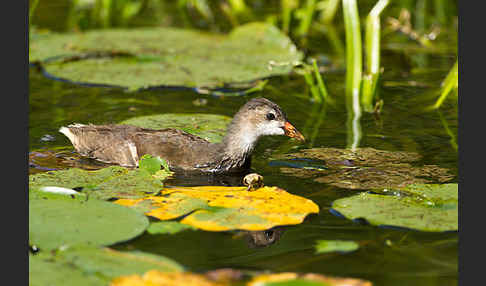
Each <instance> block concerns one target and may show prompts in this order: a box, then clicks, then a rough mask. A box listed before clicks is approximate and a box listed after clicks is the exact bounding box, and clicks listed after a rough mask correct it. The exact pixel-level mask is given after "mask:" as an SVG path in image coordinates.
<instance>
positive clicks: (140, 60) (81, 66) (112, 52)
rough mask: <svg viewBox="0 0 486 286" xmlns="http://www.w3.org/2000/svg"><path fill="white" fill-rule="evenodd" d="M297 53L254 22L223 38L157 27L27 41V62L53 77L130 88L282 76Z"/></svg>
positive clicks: (268, 27)
mask: <svg viewBox="0 0 486 286" xmlns="http://www.w3.org/2000/svg"><path fill="white" fill-rule="evenodd" d="M302 57H303V54H302V53H301V52H300V51H298V50H297V48H296V47H295V45H294V44H293V43H292V41H291V40H290V39H289V38H288V37H287V36H286V35H285V34H283V33H282V32H280V31H279V30H278V28H276V27H275V26H273V25H271V24H268V23H257V22H254V23H250V24H246V25H242V26H239V27H237V28H235V29H234V30H233V31H232V32H231V33H230V34H229V35H228V36H224V35H217V34H208V33H204V32H200V31H194V30H184V29H178V28H168V27H157V28H138V29H125V30H123V29H116V30H101V31H89V32H85V33H76V34H54V33H52V34H48V35H44V36H42V37H35V38H33V39H32V41H31V42H29V61H30V62H34V61H40V63H41V64H42V65H43V67H44V68H45V70H46V71H47V72H48V73H49V74H51V75H53V76H55V77H58V78H63V79H68V80H71V81H74V82H83V83H90V84H106V85H115V86H123V87H129V88H130V89H139V88H147V87H150V86H186V87H207V88H217V87H222V86H223V85H224V84H232V83H248V82H250V81H254V80H256V79H260V78H265V77H269V76H272V75H282V74H287V73H289V72H290V71H291V70H292V63H293V62H296V61H299V60H301V59H302ZM272 63H276V64H274V65H272Z"/></svg>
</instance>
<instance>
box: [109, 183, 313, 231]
mask: <svg viewBox="0 0 486 286" xmlns="http://www.w3.org/2000/svg"><path fill="white" fill-rule="evenodd" d="M246 189H247V188H246V187H221V186H202V187H177V188H166V189H164V190H162V192H161V193H160V195H159V196H149V197H146V198H144V199H134V200H131V199H121V200H117V201H115V203H118V204H121V205H124V206H135V207H136V206H137V205H138V204H141V203H145V202H146V201H150V203H151V206H152V209H151V210H150V211H148V212H146V214H147V215H149V216H152V217H156V218H159V219H161V220H170V219H175V218H179V217H181V216H183V215H186V214H189V215H187V216H185V217H184V218H183V219H182V220H181V223H184V224H189V225H192V226H194V227H197V228H200V229H203V230H208V231H226V230H232V229H244V230H265V229H270V228H272V227H274V226H277V225H292V224H299V223H301V222H302V221H303V220H304V218H305V217H306V216H307V215H308V214H309V213H318V212H319V207H318V206H317V205H316V204H315V203H313V202H312V201H311V200H308V199H305V198H302V197H299V196H296V195H292V194H289V193H287V192H286V191H284V190H282V189H279V188H277V187H263V188H259V189H257V190H255V191H252V192H248V191H247V190H246Z"/></svg>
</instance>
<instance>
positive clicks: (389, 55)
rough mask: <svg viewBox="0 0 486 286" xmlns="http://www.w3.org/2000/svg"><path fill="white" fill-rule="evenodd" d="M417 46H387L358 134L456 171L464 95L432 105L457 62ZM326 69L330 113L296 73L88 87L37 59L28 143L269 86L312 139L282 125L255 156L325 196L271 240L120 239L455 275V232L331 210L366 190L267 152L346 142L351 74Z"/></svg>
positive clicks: (267, 265)
mask: <svg viewBox="0 0 486 286" xmlns="http://www.w3.org/2000/svg"><path fill="white" fill-rule="evenodd" d="M41 3H42V1H41ZM310 43H312V41H310ZM329 50H330V49H329V46H328V45H326V44H324V45H322V46H312V49H309V51H311V52H312V53H318V54H321V55H324V56H328V57H329V58H332V57H333V55H332V54H329ZM414 57H417V58H419V59H417V60H420V61H422V62H424V61H425V62H424V65H423V67H421V68H420V69H417V68H411V67H410V66H407V61H406V60H404V56H403V54H401V53H399V52H396V51H394V50H391V49H390V50H387V51H385V52H384V53H383V59H382V65H383V66H385V67H386V69H385V73H384V77H383V80H382V82H381V88H380V91H379V92H380V97H381V98H383V100H384V103H385V105H384V108H383V111H382V114H381V115H380V116H379V117H376V116H374V115H373V114H368V113H363V116H362V118H361V120H360V125H361V131H362V137H361V140H360V142H359V146H360V147H373V148H375V149H380V150H389V151H410V152H417V153H419V154H420V155H422V157H423V158H422V160H421V161H420V162H417V164H418V165H423V164H433V165H438V166H440V167H443V168H449V169H450V170H451V173H453V174H455V175H456V176H457V173H458V169H457V166H458V155H457V152H456V150H455V149H454V148H453V145H452V144H451V137H450V135H449V134H448V133H447V131H446V129H445V127H444V124H443V121H444V122H445V123H447V125H448V128H449V129H450V130H451V131H452V133H453V136H455V137H457V128H458V122H457V107H456V105H454V104H453V103H451V100H447V101H446V102H445V104H444V105H443V107H441V109H440V111H426V110H424V108H425V107H426V106H427V105H430V104H432V103H433V102H434V100H435V98H436V97H437V92H438V87H439V85H440V82H441V80H442V79H443V77H444V76H445V74H446V73H447V71H448V69H449V68H450V67H452V65H453V63H454V61H455V55H454V54H453V53H450V52H442V53H434V54H427V53H418V52H415V53H414V55H412V56H410V58H414ZM424 59H425V60H424ZM324 77H325V80H326V83H327V88H328V91H329V93H330V95H331V96H333V97H334V98H335V99H336V101H337V102H336V104H335V105H334V106H327V108H326V110H325V113H322V112H321V111H320V110H319V106H317V105H315V104H312V103H310V102H309V100H308V99H307V98H308V97H309V94H308V91H307V88H306V86H305V82H304V80H303V78H302V77H299V76H284V77H278V78H272V79H270V81H269V83H268V84H267V86H266V87H265V89H264V90H263V91H261V92H258V93H254V94H251V95H247V96H240V97H213V96H205V95H198V94H196V93H194V92H192V91H188V90H174V89H173V90H163V89H159V90H150V91H141V92H136V93H127V92H125V91H123V90H121V89H117V88H99V87H83V86H79V85H74V84H69V83H65V82H61V81H55V80H51V79H48V78H46V77H44V76H43V75H42V74H41V73H40V72H39V71H37V70H36V69H34V68H31V69H30V71H29V80H30V94H29V102H30V106H29V111H30V112H29V143H30V146H29V148H30V150H31V151H32V150H39V149H41V150H42V149H44V150H53V149H54V148H57V147H63V146H70V143H69V141H68V139H67V138H65V137H64V136H63V135H62V134H60V133H59V132H58V131H57V130H58V129H59V127H60V126H63V125H66V124H70V123H73V122H79V123H93V124H102V123H103V124H104V123H117V122H120V121H123V120H126V119H128V118H131V117H135V116H141V115H150V114H157V113H169V112H170V113H182V112H184V113H190V112H194V113H213V114H223V115H228V116H232V115H233V114H234V113H235V112H236V111H237V110H238V108H239V107H240V106H241V105H243V104H244V103H245V102H246V101H247V100H248V99H250V98H253V97H257V96H264V97H266V98H268V99H270V100H272V101H274V102H276V103H278V104H279V105H280V106H281V107H282V109H283V110H285V112H286V113H287V116H288V118H289V120H290V121H291V122H292V124H293V125H294V126H296V127H297V128H298V129H299V130H300V131H302V132H303V134H304V136H305V137H306V138H307V139H308V141H307V142H306V143H305V144H303V145H302V144H299V143H297V142H294V141H290V140H289V139H288V138H286V137H283V136H282V137H268V138H263V139H261V141H260V142H259V144H258V146H257V148H256V150H255V152H254V155H253V166H252V167H253V169H254V171H256V172H258V173H259V174H261V175H262V176H264V181H265V184H266V185H273V186H279V187H281V188H283V189H286V190H287V191H289V192H290V193H293V194H297V195H300V196H303V197H306V198H309V199H312V200H313V201H314V202H316V203H317V204H318V205H319V206H320V213H319V214H318V215H311V216H309V217H307V219H306V220H305V222H304V223H303V224H301V225H298V226H289V227H284V228H281V230H279V231H280V233H279V234H280V237H279V239H277V241H276V242H275V243H273V244H269V245H268V246H266V247H264V246H260V247H256V246H255V245H254V244H252V243H251V241H252V240H251V239H250V238H251V235H250V234H249V233H237V232H203V231H184V232H181V233H178V234H175V235H150V234H144V235H142V236H140V237H138V238H136V239H135V240H133V241H129V242H127V243H124V244H120V245H117V246H115V248H117V249H122V250H124V249H137V250H142V251H146V252H151V253H156V254H161V255H164V256H168V257H170V258H172V259H174V260H176V261H177V262H179V263H181V264H183V265H184V266H186V267H187V268H188V269H189V270H192V271H196V272H202V271H207V270H213V269H216V268H223V267H232V268H238V269H254V270H271V271H275V272H283V271H292V272H314V273H321V274H326V275H334V276H343V277H355V278H362V279H368V280H370V281H372V282H373V283H374V285H457V279H458V267H457V263H458V255H457V252H458V233H457V232H449V233H427V232H420V231H412V230H403V229H391V228H381V227H375V226H370V225H365V224H362V223H359V222H353V221H350V220H347V219H345V218H342V217H338V216H336V215H334V214H332V213H331V212H330V206H331V203H332V202H333V201H334V200H336V199H338V198H342V197H345V196H350V195H353V194H356V193H357V192H358V191H355V190H346V189H340V188H336V187H333V186H331V185H327V184H320V183H316V182H314V181H312V180H307V179H301V178H297V177H293V176H289V175H285V174H283V173H281V172H280V171H279V167H278V166H274V165H272V164H270V161H271V160H272V159H271V157H272V156H273V155H275V154H279V153H282V154H283V153H288V152H291V151H295V150H298V149H299V148H303V147H307V148H309V147H335V148H346V147H347V146H348V142H349V139H350V137H352V134H350V133H349V131H348V130H349V126H348V123H347V120H348V118H347V110H346V105H345V101H344V86H345V75H344V73H343V72H342V71H339V70H337V71H334V72H330V73H324ZM198 98H204V99H206V100H207V104H206V105H204V106H196V105H194V104H193V103H192V102H193V101H194V100H195V99H198ZM323 114H324V117H322V115H323ZM441 118H442V119H443V121H441ZM322 119H323V120H322ZM319 121H320V124H319ZM46 138H47V139H46ZM36 171H39V170H34V169H31V173H33V172H36ZM195 182H197V178H196V179H194V181H191V178H184V179H180V178H176V179H173V180H169V181H167V184H169V185H181V184H186V185H191V184H194V183H195ZM453 182H457V178H456V179H454V180H453ZM263 235H264V236H265V234H263ZM267 235H272V234H271V233H270V234H267ZM318 239H329V240H333V239H339V240H354V241H357V242H358V243H359V244H360V249H359V250H357V251H355V252H351V253H347V254H340V253H331V254H315V249H314V244H315V241H316V240H318Z"/></svg>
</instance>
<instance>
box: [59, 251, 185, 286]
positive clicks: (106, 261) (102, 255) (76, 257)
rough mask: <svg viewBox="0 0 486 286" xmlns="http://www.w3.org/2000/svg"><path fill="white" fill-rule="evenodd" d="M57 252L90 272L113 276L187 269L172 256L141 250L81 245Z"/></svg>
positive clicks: (68, 261) (67, 260)
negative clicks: (121, 249)
mask: <svg viewBox="0 0 486 286" xmlns="http://www.w3.org/2000/svg"><path fill="white" fill-rule="evenodd" d="M57 256H58V257H59V259H62V260H64V261H65V262H67V263H70V264H72V265H74V266H75V267H77V268H79V269H82V270H83V271H84V272H86V273H97V274H101V275H103V276H104V277H106V278H109V279H113V278H115V277H118V276H121V275H130V274H143V273H145V272H146V271H149V270H152V269H156V270H158V271H161V272H179V271H184V267H182V266H181V265H180V264H178V263H177V262H175V261H173V260H172V259H169V258H167V257H164V256H161V255H155V254H151V253H145V252H141V251H123V252H122V251H117V250H114V249H111V248H107V247H90V246H86V245H79V246H75V247H70V248H68V249H67V250H63V251H59V252H58V254H57Z"/></svg>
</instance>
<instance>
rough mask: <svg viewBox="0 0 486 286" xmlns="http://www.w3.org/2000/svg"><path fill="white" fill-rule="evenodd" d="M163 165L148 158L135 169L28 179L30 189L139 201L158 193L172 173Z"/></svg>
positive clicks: (79, 171)
mask: <svg viewBox="0 0 486 286" xmlns="http://www.w3.org/2000/svg"><path fill="white" fill-rule="evenodd" d="M163 164H164V162H163V160H161V159H160V158H157V157H152V156H151V155H146V156H142V158H141V160H140V167H139V168H138V169H134V170H130V169H127V168H123V167H119V166H110V167H108V168H103V169H100V170H96V171H86V170H82V169H77V168H72V169H66V170H59V171H50V172H44V173H39V174H34V175H30V176H29V188H30V189H36V190H39V189H41V188H42V187H62V188H69V189H75V190H79V191H81V192H82V193H83V194H86V195H88V196H89V197H90V198H97V199H102V200H107V199H112V198H132V199H133V198H140V197H143V196H145V195H147V194H156V193H157V192H159V191H160V190H161V189H162V188H163V187H164V184H163V181H164V180H165V179H167V178H168V177H169V176H171V175H172V174H173V173H172V172H171V171H170V170H168V169H167V168H165V167H164V168H163V169H161V167H162V165H163ZM166 167H167V166H166Z"/></svg>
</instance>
